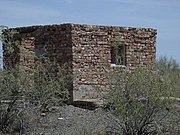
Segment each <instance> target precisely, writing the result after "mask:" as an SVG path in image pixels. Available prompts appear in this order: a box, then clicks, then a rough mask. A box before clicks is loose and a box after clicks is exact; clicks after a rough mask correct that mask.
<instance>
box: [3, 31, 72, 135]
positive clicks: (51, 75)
mask: <svg viewBox="0 0 180 135" xmlns="http://www.w3.org/2000/svg"><path fill="white" fill-rule="evenodd" d="M15 34H17V32H15V31H11V30H9V29H6V33H5V34H3V35H1V40H2V42H3V45H4V49H5V50H6V54H7V55H8V56H9V57H8V60H6V64H7V65H8V66H7V67H5V66H4V69H2V70H0V93H1V95H0V131H1V132H3V133H5V132H9V133H11V134H12V133H13V132H15V131H17V130H18V132H21V133H22V131H23V125H24V120H25V117H26V116H24V115H25V110H26V106H27V104H34V105H36V108H38V110H40V111H49V107H51V106H52V105H62V104H63V103H64V102H65V101H67V100H68V98H69V92H68V88H69V87H68V86H69V84H70V83H72V82H70V81H71V80H72V79H71V68H70V67H69V65H68V64H64V65H61V66H60V65H58V64H57V63H56V61H50V60H49V59H48V58H47V57H42V58H36V57H35V56H34V59H35V63H34V67H33V68H32V69H28V70H27V69H26V68H25V67H23V66H21V65H18V63H17V65H16V64H15V63H14V61H15V59H17V58H18V57H23V54H24V53H23V52H20V51H23V46H22V45H23V44H22V43H21V44H20V42H18V41H16V40H14V35H15ZM17 48H18V49H19V50H20V51H17V50H16V49H17ZM18 55H21V56H18ZM14 56H18V57H14ZM25 104H26V105H25ZM26 113H27V112H26Z"/></svg>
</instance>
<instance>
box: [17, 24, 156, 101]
mask: <svg viewBox="0 0 180 135" xmlns="http://www.w3.org/2000/svg"><path fill="white" fill-rule="evenodd" d="M17 30H18V31H19V32H20V34H19V38H21V39H22V41H24V47H25V49H26V51H27V52H28V53H26V54H27V56H26V57H25V58H21V60H20V61H21V63H22V64H23V65H24V66H27V67H30V68H31V67H32V66H33V63H34V60H33V59H31V58H30V56H31V54H32V53H34V54H35V55H37V54H38V53H41V52H43V51H44V50H45V51H46V52H47V54H48V57H49V58H50V59H52V60H53V59H56V60H57V61H58V63H59V64H63V63H65V62H69V63H71V67H72V74H73V80H72V85H73V88H72V89H71V92H72V95H71V96H72V98H73V100H86V99H97V98H98V96H99V94H98V92H97V88H99V87H100V88H101V90H102V89H103V90H107V89H108V80H107V77H106V75H107V73H108V72H111V71H113V70H114V69H115V68H118V67H111V47H112V45H113V44H114V43H113V41H114V39H116V40H117V41H116V42H117V43H118V44H122V45H125V47H126V67H124V68H128V69H130V70H132V69H135V68H136V67H147V66H150V65H151V66H154V65H155V59H156V30H155V29H150V28H132V27H118V26H97V25H81V24H61V25H46V26H32V27H22V28H17ZM31 52H32V53H31Z"/></svg>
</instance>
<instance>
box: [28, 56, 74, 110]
mask: <svg viewBox="0 0 180 135" xmlns="http://www.w3.org/2000/svg"><path fill="white" fill-rule="evenodd" d="M70 70H71V69H70V67H69V66H68V65H66V64H64V65H63V66H61V67H60V66H59V65H58V64H57V63H56V62H54V61H53V62H51V61H49V60H47V59H46V60H45V62H41V61H39V62H36V66H35V69H34V70H33V71H32V72H31V73H29V74H30V75H29V76H31V77H32V80H33V81H32V80H31V84H32V85H31V86H30V87H29V90H28V91H25V94H26V97H27V98H28V100H29V101H33V102H34V103H36V105H38V106H39V107H43V108H46V107H48V106H49V105H62V104H63V103H65V102H66V101H67V100H68V98H69V92H68V85H69V84H70V83H71V82H70V81H71V73H70Z"/></svg>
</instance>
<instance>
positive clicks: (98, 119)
mask: <svg viewBox="0 0 180 135" xmlns="http://www.w3.org/2000/svg"><path fill="white" fill-rule="evenodd" d="M50 110H51V112H48V113H41V114H38V113H35V112H31V113H32V114H30V115H29V116H30V117H31V118H32V119H30V123H29V126H28V127H29V128H28V127H27V129H26V133H25V134H27V135H93V134H94V135H96V134H100V133H103V131H104V129H105V128H106V127H107V126H108V124H109V120H108V118H107V116H109V114H108V113H107V112H106V111H104V110H103V109H101V108H97V109H95V110H88V109H83V108H79V107H75V106H72V105H67V106H63V107H52V108H50ZM33 115H36V119H34V118H35V117H33Z"/></svg>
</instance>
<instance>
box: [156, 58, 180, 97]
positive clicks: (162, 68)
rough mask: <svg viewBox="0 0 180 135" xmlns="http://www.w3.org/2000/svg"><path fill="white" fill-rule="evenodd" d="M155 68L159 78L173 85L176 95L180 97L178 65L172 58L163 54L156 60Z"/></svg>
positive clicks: (179, 67) (179, 68) (179, 71)
mask: <svg viewBox="0 0 180 135" xmlns="http://www.w3.org/2000/svg"><path fill="white" fill-rule="evenodd" d="M157 70H158V73H159V75H160V76H161V78H162V79H163V80H165V81H167V82H169V83H171V84H172V86H173V91H172V92H174V93H175V95H176V96H178V97H180V66H179V64H178V63H177V61H176V60H174V59H173V58H170V59H168V58H167V57H165V56H163V57H160V58H159V59H158V61H157Z"/></svg>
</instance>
